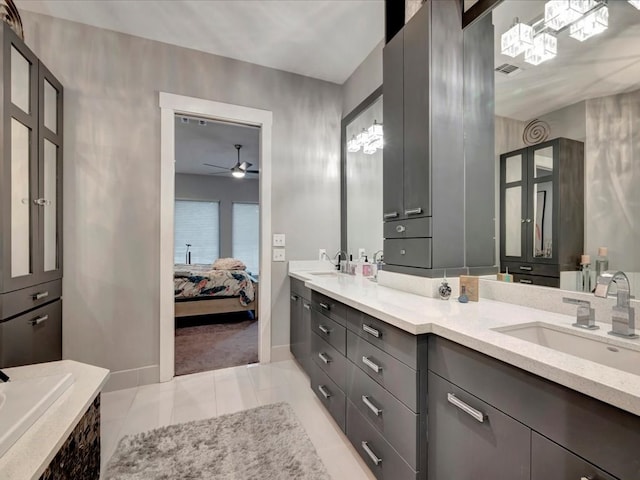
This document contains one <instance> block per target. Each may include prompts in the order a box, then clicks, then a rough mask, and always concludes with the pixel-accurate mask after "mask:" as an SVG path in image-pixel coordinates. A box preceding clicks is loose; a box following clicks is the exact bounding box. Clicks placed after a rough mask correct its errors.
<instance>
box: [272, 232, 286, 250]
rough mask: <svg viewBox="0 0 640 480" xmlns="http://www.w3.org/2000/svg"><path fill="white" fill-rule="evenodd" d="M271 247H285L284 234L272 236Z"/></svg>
mask: <svg viewBox="0 0 640 480" xmlns="http://www.w3.org/2000/svg"><path fill="white" fill-rule="evenodd" d="M273 246H274V247H284V246H285V236H284V233H274V234H273Z"/></svg>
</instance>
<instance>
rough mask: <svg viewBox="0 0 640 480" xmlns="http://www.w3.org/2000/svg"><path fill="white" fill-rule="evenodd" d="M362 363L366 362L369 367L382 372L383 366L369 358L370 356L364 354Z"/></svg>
mask: <svg viewBox="0 0 640 480" xmlns="http://www.w3.org/2000/svg"><path fill="white" fill-rule="evenodd" d="M362 363H364V364H365V365H366V366H367V367H369V368H370V369H371V370H373V371H374V372H376V373H380V371H381V370H382V367H381V366H380V365H376V364H375V363H373V362H372V361H371V360H369V357H364V356H363V357H362Z"/></svg>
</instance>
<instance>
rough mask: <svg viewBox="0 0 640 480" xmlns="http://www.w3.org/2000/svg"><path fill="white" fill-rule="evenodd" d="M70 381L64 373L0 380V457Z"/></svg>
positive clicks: (68, 385) (70, 383)
mask: <svg viewBox="0 0 640 480" xmlns="http://www.w3.org/2000/svg"><path fill="white" fill-rule="evenodd" d="M73 382H74V378H73V375H72V374H70V373H66V374H61V375H50V376H47V377H37V378H30V379H26V380H16V381H12V382H8V383H1V384H0V457H2V455H4V454H5V453H6V452H7V450H9V448H11V446H12V445H13V444H14V443H15V442H16V441H17V440H18V439H19V438H20V437H21V436H22V434H23V433H24V432H26V431H27V430H28V429H29V427H31V425H33V424H34V423H35V422H36V420H38V418H40V416H41V415H42V414H43V413H44V412H46V411H47V409H48V408H49V407H50V406H51V405H52V404H53V402H55V401H56V400H57V398H58V397H59V396H60V395H62V393H63V392H64V391H65V390H66V389H67V388H69V387H70V386H71V385H72V384H73Z"/></svg>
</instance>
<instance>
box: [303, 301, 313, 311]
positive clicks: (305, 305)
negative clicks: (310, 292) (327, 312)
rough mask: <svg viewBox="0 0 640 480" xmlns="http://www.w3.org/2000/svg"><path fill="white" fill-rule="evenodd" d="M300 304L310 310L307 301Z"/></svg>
mask: <svg viewBox="0 0 640 480" xmlns="http://www.w3.org/2000/svg"><path fill="white" fill-rule="evenodd" d="M302 306H303V307H304V308H306V309H307V310H311V306H310V305H309V304H308V303H303V304H302Z"/></svg>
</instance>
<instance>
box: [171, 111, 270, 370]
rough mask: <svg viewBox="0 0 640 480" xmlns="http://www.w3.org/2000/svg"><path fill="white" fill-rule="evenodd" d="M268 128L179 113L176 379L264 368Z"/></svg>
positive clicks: (176, 174)
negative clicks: (263, 188)
mask: <svg viewBox="0 0 640 480" xmlns="http://www.w3.org/2000/svg"><path fill="white" fill-rule="evenodd" d="M259 146H260V127H258V126H254V125H246V124H241V123H235V122H226V121H220V120H215V119H211V118H202V117H199V116H193V115H186V114H176V115H175V204H174V212H175V213H174V260H173V261H174V265H175V271H174V292H175V306H174V307H175V315H176V319H175V375H187V374H190V373H199V372H204V371H209V370H218V369H221V368H228V367H236V366H240V365H247V364H251V363H257V362H258V308H257V305H258V296H259V295H258V292H259V278H260V261H259V260H260V252H259V250H260V249H259V241H260V237H259V231H260V203H259V191H260V188H259V173H260V151H259Z"/></svg>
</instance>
